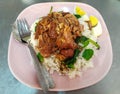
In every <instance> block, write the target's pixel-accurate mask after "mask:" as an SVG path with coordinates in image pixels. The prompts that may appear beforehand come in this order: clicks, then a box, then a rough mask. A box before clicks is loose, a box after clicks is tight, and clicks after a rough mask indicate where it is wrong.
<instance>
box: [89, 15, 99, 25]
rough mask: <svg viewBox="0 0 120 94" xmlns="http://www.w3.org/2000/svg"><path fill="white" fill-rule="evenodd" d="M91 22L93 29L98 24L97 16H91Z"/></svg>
mask: <svg viewBox="0 0 120 94" xmlns="http://www.w3.org/2000/svg"><path fill="white" fill-rule="evenodd" d="M90 21H91V24H92V26H93V27H94V26H96V25H97V24H98V19H97V18H96V17H95V16H90Z"/></svg>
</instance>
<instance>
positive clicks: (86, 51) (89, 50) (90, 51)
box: [82, 49, 94, 60]
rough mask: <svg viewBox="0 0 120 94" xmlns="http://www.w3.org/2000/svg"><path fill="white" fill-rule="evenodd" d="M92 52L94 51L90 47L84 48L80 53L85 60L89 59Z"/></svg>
mask: <svg viewBox="0 0 120 94" xmlns="http://www.w3.org/2000/svg"><path fill="white" fill-rule="evenodd" d="M93 54H94V51H93V50H92V49H85V50H84V52H83V54H82V57H83V58H84V59H85V60H89V59H90V58H91V57H92V56H93Z"/></svg>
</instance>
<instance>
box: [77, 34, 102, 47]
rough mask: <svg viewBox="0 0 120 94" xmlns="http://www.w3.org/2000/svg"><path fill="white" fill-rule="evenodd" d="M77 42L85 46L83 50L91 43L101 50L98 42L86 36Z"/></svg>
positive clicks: (78, 38)
mask: <svg viewBox="0 0 120 94" xmlns="http://www.w3.org/2000/svg"><path fill="white" fill-rule="evenodd" d="M75 42H76V43H77V44H78V43H82V44H83V48H84V47H86V46H87V45H88V44H89V43H92V44H93V45H95V46H96V47H97V49H100V46H99V44H98V43H97V42H95V41H93V40H92V39H90V38H87V37H85V36H81V37H77V38H76V39H75Z"/></svg>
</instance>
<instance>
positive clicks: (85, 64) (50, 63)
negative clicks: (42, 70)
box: [30, 15, 100, 78]
mask: <svg viewBox="0 0 120 94" xmlns="http://www.w3.org/2000/svg"><path fill="white" fill-rule="evenodd" d="M86 20H89V19H88V16H87V15H85V17H83V18H81V19H79V22H80V23H81V24H82V25H84V32H82V35H84V36H86V37H88V38H90V39H92V40H94V41H96V42H97V36H95V35H94V33H92V31H90V30H89V27H88V25H87V23H86V22H85V21H86ZM38 21H39V20H36V21H35V22H34V23H33V25H32V26H31V31H32V33H31V38H30V41H31V44H32V46H33V47H34V49H35V46H36V45H37V44H38V41H37V40H35V39H34V32H35V26H36V23H37V22H38ZM99 25H100V23H99ZM97 27H98V28H100V26H96V27H95V30H98V29H97ZM79 45H80V44H79ZM86 48H90V49H93V50H94V53H96V47H95V46H94V45H92V44H91V43H89V45H88V46H87V47H86ZM35 50H36V49H35ZM83 51H84V49H83ZM83 51H82V52H83ZM36 52H37V50H36ZM82 52H81V53H80V54H79V56H78V57H77V61H76V63H75V64H74V66H75V68H74V69H69V71H66V70H65V71H64V73H65V75H68V76H69V78H75V77H76V76H81V75H82V71H83V70H86V69H88V68H93V67H94V64H93V62H92V59H90V60H89V61H87V60H85V59H84V58H83V57H82ZM93 57H94V56H93ZM43 64H44V65H45V67H46V68H47V70H48V71H49V72H50V74H53V73H54V72H55V71H56V72H58V73H59V75H62V74H61V72H60V65H59V62H58V60H56V59H55V57H54V56H51V57H48V58H44V62H43Z"/></svg>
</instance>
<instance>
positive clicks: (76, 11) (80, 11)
mask: <svg viewBox="0 0 120 94" xmlns="http://www.w3.org/2000/svg"><path fill="white" fill-rule="evenodd" d="M75 13H76V14H79V15H80V16H83V15H85V14H86V12H85V11H84V10H83V9H82V8H80V7H79V6H76V7H75Z"/></svg>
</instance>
